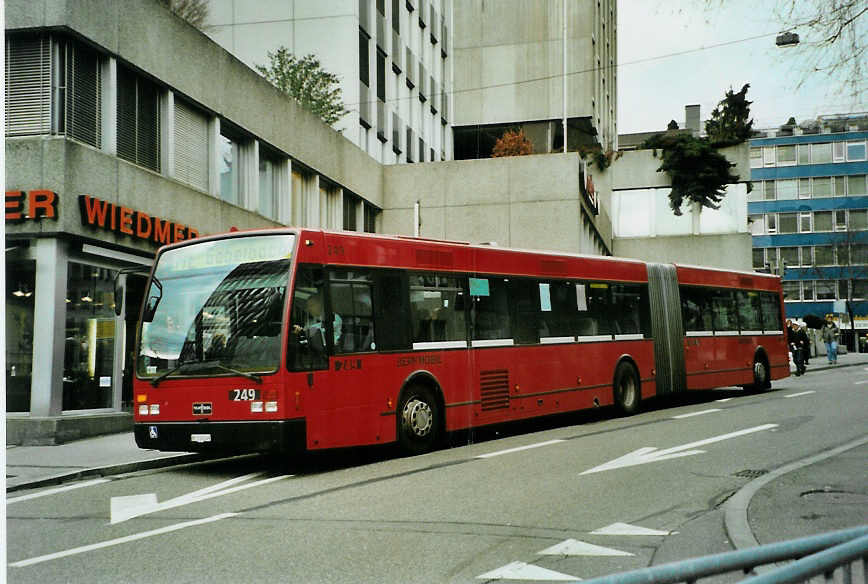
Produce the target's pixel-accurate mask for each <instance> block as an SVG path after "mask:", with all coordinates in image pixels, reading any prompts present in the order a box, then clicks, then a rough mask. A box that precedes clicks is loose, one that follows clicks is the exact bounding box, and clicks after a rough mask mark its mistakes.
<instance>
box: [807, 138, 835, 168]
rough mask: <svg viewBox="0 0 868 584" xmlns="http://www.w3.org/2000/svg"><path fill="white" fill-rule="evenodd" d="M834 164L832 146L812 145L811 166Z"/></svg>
mask: <svg viewBox="0 0 868 584" xmlns="http://www.w3.org/2000/svg"><path fill="white" fill-rule="evenodd" d="M827 162H832V144H831V142H827V143H825V144H811V164H824V163H827Z"/></svg>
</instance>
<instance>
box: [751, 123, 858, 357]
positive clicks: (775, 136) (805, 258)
mask: <svg viewBox="0 0 868 584" xmlns="http://www.w3.org/2000/svg"><path fill="white" fill-rule="evenodd" d="M759 134H760V135H758V136H757V137H755V138H753V139H751V141H750V166H751V180H752V181H753V191H752V192H751V194H750V197H749V201H750V202H749V203H748V210H749V214H750V224H751V231H752V234H753V266H754V268H755V269H757V270H769V271H772V272H774V273H779V274H782V275H783V277H784V293H785V295H786V311H787V316H789V317H793V318H801V317H803V316H805V315H807V314H813V315H817V316H820V317H822V316H823V315H825V314H829V313H833V312H835V313H844V312H846V310H845V308H844V306H842V305H843V302H840V301H844V300H847V299H851V300H853V301H855V302H854V307H855V317H856V327H857V328H858V329H866V328H868V182H866V176H868V143H866V140H868V114H853V115H836V116H821V117H820V118H818V119H817V120H814V121H811V122H808V123H802V124H799V125H797V124H790V125H785V126H782V127H780V128H774V129H770V130H764V131H762V132H760V133H759ZM836 300H837V301H839V302H837V303H836V302H835V301H836ZM842 316H843V318H842V324H843V325H844V327H846V328H849V318H848V317H847V316H846V315H842ZM844 333H845V340H847V341H848V343H849V344H851V347H852V338H851V335H850V334H849V331H846V330H845V331H844Z"/></svg>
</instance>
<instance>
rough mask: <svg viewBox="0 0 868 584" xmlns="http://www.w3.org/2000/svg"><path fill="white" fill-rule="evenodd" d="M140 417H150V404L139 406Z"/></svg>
mask: <svg viewBox="0 0 868 584" xmlns="http://www.w3.org/2000/svg"><path fill="white" fill-rule="evenodd" d="M139 415H140V416H147V415H148V404H142V405H140V406H139Z"/></svg>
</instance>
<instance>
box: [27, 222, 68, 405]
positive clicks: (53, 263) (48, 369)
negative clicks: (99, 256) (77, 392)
mask: <svg viewBox="0 0 868 584" xmlns="http://www.w3.org/2000/svg"><path fill="white" fill-rule="evenodd" d="M35 244H36V301H35V311H34V318H33V347H34V351H33V382H32V385H31V389H30V396H31V397H30V414H31V415H32V416H38V417H47V416H59V415H60V413H61V410H62V408H63V355H64V350H65V342H64V341H65V337H66V280H67V272H68V269H69V267H68V263H67V259H68V253H67V250H66V245H65V243H64V242H63V241H62V240H60V239H55V238H46V239H37V240H36V242H35Z"/></svg>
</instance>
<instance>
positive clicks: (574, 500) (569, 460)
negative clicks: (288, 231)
mask: <svg viewBox="0 0 868 584" xmlns="http://www.w3.org/2000/svg"><path fill="white" fill-rule="evenodd" d="M863 381H864V383H862V382H863ZM866 391H868V371H865V370H864V369H863V368H862V367H853V368H848V369H840V370H831V371H828V372H823V373H821V374H817V375H810V376H805V377H801V378H795V377H793V378H790V379H788V380H785V381H783V382H777V383H776V384H775V388H774V390H773V391H771V392H768V393H764V394H760V395H748V394H745V393H744V392H741V391H740V390H733V389H731V388H730V389H725V390H718V391H715V392H705V393H702V394H698V395H691V396H687V397H686V398H684V399H681V400H680V401H677V402H669V403H647V404H644V405H645V406H646V408H645V410H644V411H643V412H642V413H640V414H639V415H636V416H633V417H630V418H618V417H613V416H614V413H613V412H611V411H606V410H600V411H594V412H589V413H584V414H581V415H574V416H566V417H560V418H557V419H552V420H545V421H543V422H535V423H533V424H520V425H511V426H508V427H505V428H497V429H486V430H484V431H479V432H476V433H474V434H462V435H459V436H453V437H452V441H453V445H452V447H451V448H446V449H443V450H440V451H437V452H434V453H431V454H428V455H424V456H417V457H400V456H398V455H397V454H396V453H395V452H394V451H393V450H391V449H388V448H380V449H360V450H353V451H349V452H337V453H335V452H332V453H326V454H317V455H313V456H307V457H305V458H304V459H303V460H300V461H292V462H290V463H279V462H276V461H274V460H266V459H263V458H260V457H247V458H238V459H232V460H228V461H220V462H215V463H209V464H198V465H190V466H186V467H176V468H172V469H168V470H162V471H150V472H140V473H133V474H129V475H119V476H115V477H112V478H111V479H104V480H102V481H100V482H94V483H74V484H72V485H67V486H68V487H77V488H70V489H68V490H63V491H60V492H56V493H54V494H49V495H44V496H39V495H40V494H41V493H42V492H44V490H43V491H36V490H35V491H32V492H27V491H24V492H16V493H14V496H10V497H9V500H8V505H7V509H6V511H7V533H8V542H7V556H8V562H9V567H8V568H7V577H8V581H9V582H13V583H16V582H39V583H48V582H89V583H91V582H93V583H96V582H112V583H114V582H151V583H153V582H172V583H181V582H353V583H359V582H376V583H381V582H426V583H428V582H466V583H469V582H486V581H499V580H502V581H515V580H522V579H524V580H525V581H537V582H549V581H557V580H560V581H569V580H571V579H578V578H584V579H587V578H590V577H594V576H599V575H604V574H610V573H613V572H616V571H622V570H628V569H634V568H640V567H644V566H647V565H649V564H652V563H655V564H656V563H661V562H662V561H669V560H673V559H681V558H685V557H691V556H695V555H699V554H706V553H712V552H719V551H728V550H730V549H732V544H731V542H730V540H729V539H728V537H727V534H726V532H725V530H724V528H723V520H722V514H723V511H722V508H723V506H724V504H725V502H726V501H727V499H728V498H729V497H730V496H731V495H732V494H733V493H735V492H736V491H738V490H739V489H740V488H742V487H743V486H744V485H745V484H747V483H748V482H749V481H750V480H752V479H753V478H754V477H756V476H761V475H762V474H763V473H766V472H769V471H772V470H774V469H776V468H779V467H782V466H783V465H785V464H787V463H790V462H792V461H798V460H800V459H804V458H806V457H808V456H811V455H816V454H817V453H822V452H824V451H827V450H829V449H831V448H833V447H836V446H839V445H841V444H845V443H847V442H851V441H854V440H857V439H859V438H863V437H864V436H865V435H866V429H868V423H866V420H868V400H866V399H865V394H866ZM866 458H868V449H866V448H865V447H864V446H863V447H860V448H857V449H854V450H852V451H849V452H848V453H847V454H846V455H845V456H842V457H840V458H836V459H834V460H830V461H828V462H826V463H824V464H826V465H828V467H824V471H823V472H826V473H829V478H830V480H829V481H826V482H828V483H829V484H834V480H835V474H836V473H844V474H848V473H849V474H852V473H862V474H863V475H864V469H865V468H866V464H865V463H866ZM798 479H799V477H798V474H797V473H794V476H793V477H789V476H788V477H785V479H781V480H790V481H791V482H792V483H793V485H792V488H793V489H794V492H796V491H798V492H797V493H796V494H795V495H794V496H796V497H797V501H796V502H797V503H800V504H802V505H807V506H811V509H812V511H811V512H809V513H800V512H799V509H797V510H795V511H792V509H793V507H794V501H792V500H790V498H789V495H787V497H786V499H784V498H781V499H780V500H777V501H776V500H774V498H772V499H768V497H765V496H758V497H757V503H756V509H755V514H756V522H757V528H756V536H757V538H758V539H759V540H760V542H766V541H776V540H779V539H783V538H785V537H786V536H787V534H790V533H793V532H796V533H797V534H799V533H798V532H799V531H800V530H801V531H804V530H806V529H811V530H812V531H810V533H813V532H817V531H822V530H825V529H831V528H837V527H845V526H846V525H855V524H858V523H861V522H864V521H865V517H864V509H865V507H864V502H865V501H864V500H862V499H858V500H850V501H844V505H843V506H842V505H841V500H840V498H839V499H838V500H835V498H834V497H831V496H829V497H824V496H823V494H822V493H823V489H824V486H823V485H819V486H817V488H816V489H815V491H816V492H810V493H808V494H807V495H804V493H802V491H801V490H800V487H798V486H797V483H798ZM829 492H830V491H826V493H829ZM814 495H816V496H814ZM847 496H850V495H847ZM764 497H765V498H764ZM15 499H18V500H15ZM848 505H852V507H848ZM851 508H852V509H857V510H859V509H861V512H862V515H863V516H862V517H861V518H860V517H859V511H856V512H855V513H854V512H852V511H848V510H849V509H851ZM786 509H791V511H790V514H789V515H787V514H786V512H785V510H786ZM833 511H834V512H833ZM836 514H837V515H836ZM812 517H813V519H812ZM841 522H843V523H845V524H846V525H837V524H835V523H841ZM813 528H816V529H813Z"/></svg>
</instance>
